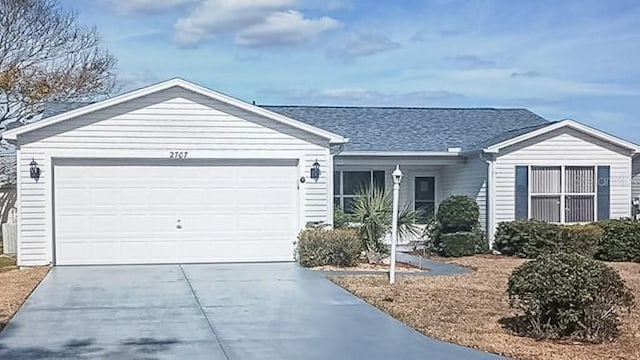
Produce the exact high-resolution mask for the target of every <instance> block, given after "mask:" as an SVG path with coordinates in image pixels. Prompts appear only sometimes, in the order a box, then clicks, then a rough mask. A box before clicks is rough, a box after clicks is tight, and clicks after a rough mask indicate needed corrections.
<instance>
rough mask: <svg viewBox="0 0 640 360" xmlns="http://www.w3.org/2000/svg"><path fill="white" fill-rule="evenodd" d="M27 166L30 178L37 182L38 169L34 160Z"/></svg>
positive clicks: (38, 176)
mask: <svg viewBox="0 0 640 360" xmlns="http://www.w3.org/2000/svg"><path fill="white" fill-rule="evenodd" d="M29 166H30V167H31V168H30V169H29V170H30V173H31V178H32V179H34V180H36V181H37V180H38V179H39V178H40V168H39V167H38V163H37V162H36V159H33V160H31V162H30V163H29Z"/></svg>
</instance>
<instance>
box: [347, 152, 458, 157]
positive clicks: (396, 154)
mask: <svg viewBox="0 0 640 360" xmlns="http://www.w3.org/2000/svg"><path fill="white" fill-rule="evenodd" d="M340 155H341V156H389V157H392V156H450V157H456V156H460V155H461V152H459V151H345V152H342V153H340Z"/></svg>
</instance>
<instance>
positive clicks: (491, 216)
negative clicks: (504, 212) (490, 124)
mask: <svg viewBox="0 0 640 360" xmlns="http://www.w3.org/2000/svg"><path fill="white" fill-rule="evenodd" d="M478 155H479V158H480V160H481V161H483V162H485V163H486V164H487V187H486V188H487V190H486V191H487V194H486V201H487V224H486V225H487V238H488V239H489V249H491V248H492V246H493V238H494V236H495V216H496V215H495V214H496V212H495V201H494V200H495V196H494V195H495V183H496V182H495V178H496V175H495V167H494V158H493V156H492V155H490V157H491V158H489V159H487V158H486V157H485V156H484V155H487V153H486V152H485V151H484V150H480V152H479V154H478Z"/></svg>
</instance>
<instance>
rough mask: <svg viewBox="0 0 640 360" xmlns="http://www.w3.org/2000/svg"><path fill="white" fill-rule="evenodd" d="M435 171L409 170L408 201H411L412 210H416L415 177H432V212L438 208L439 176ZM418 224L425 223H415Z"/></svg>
mask: <svg viewBox="0 0 640 360" xmlns="http://www.w3.org/2000/svg"><path fill="white" fill-rule="evenodd" d="M439 175H440V174H439V172H437V171H416V172H411V173H410V175H409V178H410V179H411V182H410V184H409V191H410V193H409V201H410V202H411V207H412V208H413V210H414V211H415V210H416V178H417V177H432V178H433V213H434V214H435V213H436V210H437V209H438V205H440V180H439V178H440V176H439ZM417 224H418V225H425V224H420V223H417Z"/></svg>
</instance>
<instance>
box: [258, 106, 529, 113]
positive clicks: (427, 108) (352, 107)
mask: <svg viewBox="0 0 640 360" xmlns="http://www.w3.org/2000/svg"><path fill="white" fill-rule="evenodd" d="M258 106H260V107H269V108H315V109H390V110H397V109H415V110H494V111H505V110H509V111H514V110H519V111H523V110H524V111H529V112H531V110H529V109H527V108H510V107H504V108H502V107H482V106H480V107H448V106H426V107H421V106H366V105H266V104H259V105H258Z"/></svg>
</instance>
